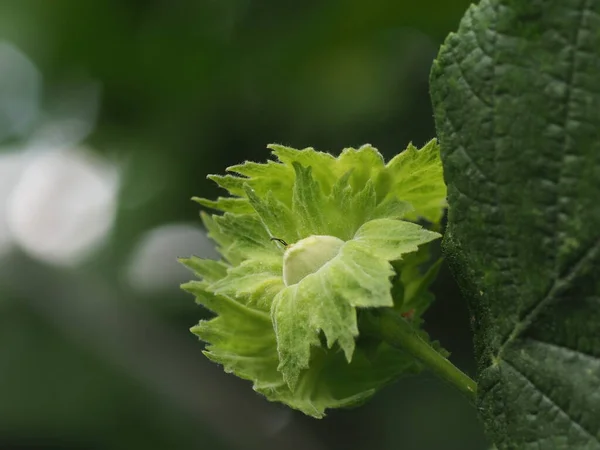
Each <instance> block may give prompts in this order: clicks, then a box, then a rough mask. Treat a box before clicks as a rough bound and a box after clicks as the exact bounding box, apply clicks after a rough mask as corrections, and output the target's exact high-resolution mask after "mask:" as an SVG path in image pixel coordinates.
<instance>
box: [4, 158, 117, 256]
mask: <svg viewBox="0 0 600 450" xmlns="http://www.w3.org/2000/svg"><path fill="white" fill-rule="evenodd" d="M118 188H119V176H118V171H117V170H116V168H115V167H114V166H112V165H110V164H108V163H107V162H105V161H103V160H101V159H99V158H97V157H94V156H93V155H92V154H91V153H89V152H87V151H86V150H84V149H73V150H65V149H60V150H48V151H45V152H43V153H41V154H38V155H36V156H35V157H34V158H33V160H31V162H30V163H29V164H28V166H27V167H26V169H25V170H24V172H23V174H22V176H21V177H20V179H19V181H18V183H17V185H16V186H15V188H14V189H13V191H12V193H11V195H10V197H9V199H8V202H7V209H6V212H7V224H8V229H9V231H10V233H11V235H12V238H13V239H14V241H15V242H16V243H17V244H18V245H20V246H21V248H22V249H23V250H24V251H25V252H26V253H28V254H29V255H30V256H32V257H34V258H36V259H39V260H42V261H45V262H47V263H51V264H58V265H73V264H77V263H79V262H81V261H82V260H83V259H84V258H85V257H86V256H87V255H88V254H89V253H90V252H91V251H92V250H93V249H95V248H96V247H97V246H98V245H99V244H100V243H101V242H102V241H103V240H104V238H105V237H106V235H107V234H108V232H109V231H110V230H111V228H112V225H113V223H114V220H115V216H116V211H117V194H118Z"/></svg>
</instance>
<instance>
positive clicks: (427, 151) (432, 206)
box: [380, 139, 446, 223]
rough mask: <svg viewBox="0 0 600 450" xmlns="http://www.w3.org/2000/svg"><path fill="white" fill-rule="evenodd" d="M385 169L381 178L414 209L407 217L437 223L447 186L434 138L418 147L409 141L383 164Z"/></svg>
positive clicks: (440, 215)
mask: <svg viewBox="0 0 600 450" xmlns="http://www.w3.org/2000/svg"><path fill="white" fill-rule="evenodd" d="M386 169H387V170H386V174H385V179H384V180H385V182H386V183H389V188H388V189H389V190H390V191H391V192H393V193H394V194H395V196H396V197H397V198H399V199H400V200H404V201H406V202H409V203H410V204H411V205H412V206H413V207H414V211H413V212H410V213H408V214H407V215H406V217H407V219H408V220H417V219H418V218H421V217H422V218H424V219H426V220H428V221H430V222H432V223H438V222H439V221H440V219H441V218H442V214H443V210H444V208H445V206H446V203H445V199H446V185H445V184H444V179H443V174H442V164H441V161H440V157H439V146H438V144H437V142H436V141H435V139H434V140H432V141H430V142H428V143H427V144H426V145H425V146H424V147H423V148H422V149H420V150H419V149H417V148H416V147H415V146H414V145H412V144H409V146H408V147H407V149H406V150H404V151H403V152H401V153H399V154H398V155H396V156H395V157H394V158H393V159H392V160H391V161H390V162H389V163H388V164H387V165H386ZM382 182H383V181H381V180H380V183H382ZM380 190H381V188H380Z"/></svg>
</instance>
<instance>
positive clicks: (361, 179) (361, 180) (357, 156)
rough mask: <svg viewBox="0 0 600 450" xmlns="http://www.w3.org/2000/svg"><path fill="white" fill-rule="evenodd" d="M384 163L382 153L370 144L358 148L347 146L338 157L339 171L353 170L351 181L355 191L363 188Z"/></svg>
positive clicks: (382, 167)
mask: <svg viewBox="0 0 600 450" xmlns="http://www.w3.org/2000/svg"><path fill="white" fill-rule="evenodd" d="M384 165H385V164H384V160H383V156H381V153H379V151H378V150H377V149H376V148H374V147H372V146H371V145H369V144H366V145H363V146H361V147H360V148H358V149H355V148H345V149H344V150H342V153H341V154H340V156H339V159H338V166H339V169H338V170H339V171H341V172H345V171H347V170H352V176H351V177H350V183H351V186H352V189H353V190H354V191H360V190H362V189H363V188H364V187H365V185H366V184H367V182H369V181H372V180H373V179H374V178H375V176H376V175H377V174H378V173H379V172H380V171H382V170H383V169H384Z"/></svg>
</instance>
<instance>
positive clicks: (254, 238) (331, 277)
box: [181, 140, 446, 417]
mask: <svg viewBox="0 0 600 450" xmlns="http://www.w3.org/2000/svg"><path fill="white" fill-rule="evenodd" d="M268 147H269V148H270V149H271V150H272V152H273V155H274V156H275V158H277V161H268V162H267V163H265V164H260V163H255V162H245V163H243V164H239V165H235V166H231V167H229V168H228V169H227V171H228V172H230V174H229V175H211V176H209V178H210V179H211V180H213V181H215V182H216V183H217V184H218V185H219V186H221V187H222V188H224V189H226V190H227V191H228V192H229V194H230V195H231V196H230V197H219V198H218V199H217V200H208V199H201V198H194V201H196V202H198V203H199V204H201V205H202V206H204V207H207V208H210V209H213V210H216V211H220V212H221V213H222V214H220V215H219V214H212V215H209V214H206V213H202V220H203V222H204V224H205V226H206V228H207V230H208V233H209V236H210V237H211V238H212V239H213V240H214V241H215V242H216V244H217V248H218V250H219V252H220V253H221V255H222V261H210V260H203V259H200V258H196V257H192V258H185V259H182V260H181V262H182V263H183V264H184V265H185V266H187V267H188V268H189V269H190V270H192V272H193V273H194V274H195V275H196V276H197V277H199V278H200V279H201V281H192V282H190V283H186V284H185V285H183V286H182V287H183V288H184V289H185V290H186V291H188V292H191V293H192V294H193V295H195V296H196V299H197V301H198V303H201V304H203V305H204V306H206V307H207V308H208V309H210V310H211V311H213V312H214V313H215V314H216V316H215V317H214V318H213V319H210V320H206V321H202V322H200V323H199V324H198V325H196V326H195V327H193V328H192V332H193V333H195V334H196V335H197V336H198V337H199V338H200V339H202V340H204V341H206V343H207V346H206V350H205V354H206V356H207V357H208V358H209V359H211V360H212V361H214V362H217V363H218V364H221V365H223V367H224V369H225V371H226V372H231V373H234V374H236V375H237V376H239V377H241V378H244V379H247V380H250V381H252V383H253V384H254V389H255V390H256V391H258V392H260V393H262V394H264V395H265V396H266V397H267V398H268V399H269V400H272V401H279V402H283V403H285V404H287V405H289V406H291V407H292V408H295V409H298V410H300V411H302V412H304V413H305V414H308V415H310V416H313V417H323V415H324V412H325V410H326V409H327V408H337V407H346V406H352V405H355V404H357V403H359V402H362V401H364V400H366V399H367V398H369V397H370V396H371V395H373V394H374V393H375V392H376V391H377V390H378V389H380V388H381V387H382V386H384V385H385V384H387V383H389V382H391V381H393V380H394V379H396V378H398V377H399V376H401V375H404V374H409V373H416V372H418V371H420V370H421V368H422V363H421V362H419V361H418V360H417V359H415V358H414V357H413V356H411V355H410V354H409V353H406V352H403V351H401V350H399V349H397V348H393V347H392V346H390V345H388V343H386V342H384V340H381V339H379V340H378V339H365V340H364V342H363V340H362V339H358V338H359V336H360V327H359V315H360V314H361V311H363V310H367V309H373V308H388V309H390V310H392V308H393V309H394V310H397V314H399V313H400V312H402V311H404V310H403V308H408V307H410V308H412V310H413V311H417V313H416V314H415V316H414V319H411V320H410V323H411V325H409V326H411V327H414V328H415V333H417V332H418V333H421V331H420V330H419V326H420V324H421V322H422V320H421V319H420V317H421V315H422V313H423V312H424V311H425V309H426V308H427V307H428V306H429V304H430V303H431V294H430V293H429V290H428V287H429V284H430V283H431V279H430V278H431V274H432V273H433V274H434V275H435V273H436V272H435V265H434V266H432V268H431V269H429V270H427V267H429V266H431V263H430V262H429V254H430V249H429V243H430V242H431V241H433V240H435V239H437V238H439V237H440V235H439V234H438V233H436V232H434V231H430V230H428V229H426V228H425V227H423V226H422V225H420V224H418V223H416V222H417V220H421V221H425V222H427V223H428V224H429V225H430V226H431V227H432V228H433V229H437V228H439V221H440V220H441V217H442V214H443V209H444V206H445V195H446V190H445V185H444V182H443V178H442V173H441V164H440V162H439V148H438V145H437V142H436V141H435V140H433V141H431V142H429V143H428V144H426V145H425V146H424V147H423V148H422V149H420V150H418V149H416V148H415V147H413V146H412V145H411V146H409V148H408V149H407V150H406V151H404V152H402V153H401V154H400V155H399V156H396V157H395V158H393V159H392V160H391V161H390V162H389V163H387V164H385V161H384V159H383V157H382V156H381V154H380V153H379V152H378V151H377V149H375V148H374V147H372V146H370V145H364V146H361V147H360V148H358V149H355V148H347V149H344V150H343V151H342V152H341V153H340V155H339V156H338V157H334V156H332V155H331V154H329V153H323V152H319V151H316V150H314V149H313V148H305V149H303V150H296V149H293V148H289V147H286V146H282V145H277V144H271V145H269V146H268ZM417 254H418V255H420V256H419V258H414V257H412V255H417ZM398 268H406V273H405V274H403V273H401V271H399V270H398ZM402 270H404V269H402ZM432 271H433V272H432ZM405 293H406V295H405ZM409 294H410V295H409ZM411 295H412V297H411ZM413 297H414V298H413ZM420 335H421V334H420ZM423 336H426V335H424V334H423ZM436 351H439V352H440V355H441V356H442V357H443V356H444V355H445V353H444V352H443V350H442V349H440V348H439V347H438V350H436Z"/></svg>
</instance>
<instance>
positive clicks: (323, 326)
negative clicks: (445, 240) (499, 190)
mask: <svg viewBox="0 0 600 450" xmlns="http://www.w3.org/2000/svg"><path fill="white" fill-rule="evenodd" d="M396 222H397V223H396ZM437 237H439V235H438V234H437V233H432V232H430V231H427V230H425V229H423V228H422V227H420V226H419V225H416V224H413V223H409V222H401V221H396V220H389V219H378V220H374V221H371V222H368V223H367V224H365V225H363V226H362V227H361V228H360V229H359V231H358V232H357V233H356V238H355V239H354V240H352V241H349V242H347V243H345V244H344V245H343V246H342V247H341V250H340V251H339V253H338V254H337V256H335V257H333V259H331V260H330V261H329V262H327V263H326V264H325V265H323V266H322V267H321V268H320V269H319V270H318V271H317V272H315V273H313V274H311V275H308V276H306V277H305V278H304V279H302V280H301V281H300V282H299V283H297V284H294V285H291V286H288V287H286V288H285V289H283V290H282V291H281V292H279V294H278V295H277V297H276V298H275V300H274V301H273V307H272V310H271V311H272V317H273V323H274V326H275V331H276V335H277V342H278V352H279V359H280V361H281V362H280V365H279V370H280V371H281V372H282V373H283V376H284V379H285V380H286V382H287V383H288V384H289V386H290V388H291V389H292V390H293V389H294V388H295V386H296V383H297V380H298V377H299V375H300V373H301V371H302V370H304V369H306V368H308V367H309V362H310V354H311V346H318V345H319V343H320V338H319V334H320V332H323V335H324V337H325V340H326V342H327V346H328V348H331V347H332V346H333V345H334V344H336V343H337V344H338V345H339V346H340V348H341V349H342V350H343V352H344V354H345V356H346V359H347V360H348V361H349V362H350V361H351V360H352V355H353V352H354V346H355V338H356V337H357V336H358V325H357V317H356V309H355V308H357V307H363V308H374V307H385V306H393V304H394V302H393V299H392V296H391V292H390V288H391V281H390V278H391V277H392V276H393V275H394V271H393V269H392V266H391V265H390V263H389V261H390V260H394V259H399V258H400V257H401V256H402V254H404V253H409V252H413V251H416V250H417V249H418V245H420V244H424V243H426V242H429V241H430V240H432V239H435V238H437ZM386 248H390V249H391V250H389V249H386Z"/></svg>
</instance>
